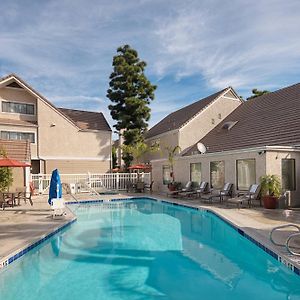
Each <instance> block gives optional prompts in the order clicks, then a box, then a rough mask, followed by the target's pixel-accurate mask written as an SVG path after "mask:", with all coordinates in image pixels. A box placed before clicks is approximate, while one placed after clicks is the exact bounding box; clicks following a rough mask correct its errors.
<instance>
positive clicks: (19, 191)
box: [15, 187, 33, 206]
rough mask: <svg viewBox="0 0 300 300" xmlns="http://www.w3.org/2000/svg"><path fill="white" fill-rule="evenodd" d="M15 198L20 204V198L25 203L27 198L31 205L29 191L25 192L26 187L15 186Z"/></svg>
mask: <svg viewBox="0 0 300 300" xmlns="http://www.w3.org/2000/svg"><path fill="white" fill-rule="evenodd" d="M15 200H18V205H20V201H21V200H24V202H25V203H26V201H27V200H28V201H29V203H30V204H31V206H32V205H33V202H32V199H31V192H27V191H26V187H22V188H16V196H15Z"/></svg>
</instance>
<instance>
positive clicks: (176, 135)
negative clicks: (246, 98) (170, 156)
mask: <svg viewBox="0 0 300 300" xmlns="http://www.w3.org/2000/svg"><path fill="white" fill-rule="evenodd" d="M242 103H243V100H241V99H240V97H239V96H238V95H237V94H236V92H235V91H234V90H233V88H232V87H228V88H225V89H223V90H221V91H219V92H217V93H214V94H212V95H210V96H208V97H206V98H204V99H201V100H198V101H197V102H194V103H192V104H190V105H188V106H185V107H183V108H181V109H179V110H177V111H175V112H172V113H171V114H169V115H168V116H166V117H165V118H164V119H162V120H161V121H160V122H158V123H157V124H156V125H154V126H153V127H152V128H151V129H150V130H149V131H148V132H147V134H146V143H147V144H149V145H152V144H157V145H159V147H160V151H159V152H156V153H151V154H149V155H147V157H146V158H145V160H146V161H147V162H149V161H151V160H153V159H159V158H165V157H167V150H166V147H169V148H174V147H175V146H177V145H178V146H179V147H180V149H181V151H183V152H184V151H185V150H186V149H187V148H188V147H190V146H192V145H193V144H194V143H196V142H197V141H198V140H200V139H201V138H203V137H204V136H205V135H206V134H207V133H208V132H210V131H211V130H212V129H213V128H214V127H215V126H217V125H218V124H219V123H220V122H222V120H223V119H224V118H226V117H227V116H228V115H229V114H230V113H231V112H232V111H233V110H235V109H236V108H237V107H238V106H239V105H241V104H242Z"/></svg>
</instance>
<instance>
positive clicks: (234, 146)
mask: <svg viewBox="0 0 300 300" xmlns="http://www.w3.org/2000/svg"><path fill="white" fill-rule="evenodd" d="M299 113H300V83H298V84H295V85H292V86H289V87H286V88H283V89H280V90H278V91H275V92H272V93H268V94H265V95H262V96H260V97H257V98H253V99H250V100H248V101H245V102H244V103H243V104H242V105H240V106H238V107H237V108H236V109H235V110H234V111H233V112H232V113H231V114H230V115H228V116H227V117H226V118H225V119H224V120H223V122H221V123H220V124H218V125H217V126H216V127H215V128H214V129H212V130H211V131H210V132H209V133H208V134H207V135H206V136H205V137H204V138H202V139H201V140H200V142H201V143H203V144H204V145H205V146H206V148H207V153H213V152H220V151H230V150H238V149H247V148H255V147H263V146H293V145H300V118H299ZM227 122H236V123H235V124H234V126H232V127H231V128H230V129H228V128H226V126H223V125H224V124H225V123H227ZM222 127H223V128H222ZM224 127H225V128H224ZM195 153H197V144H195V145H193V146H192V147H191V148H190V149H188V150H187V151H186V153H185V154H184V155H185V156H186V155H192V154H195ZM198 153H199V152H198Z"/></svg>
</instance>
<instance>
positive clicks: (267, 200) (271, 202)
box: [263, 196, 278, 209]
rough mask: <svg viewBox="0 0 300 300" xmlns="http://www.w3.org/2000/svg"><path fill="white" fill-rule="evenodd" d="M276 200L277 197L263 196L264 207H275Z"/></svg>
mask: <svg viewBox="0 0 300 300" xmlns="http://www.w3.org/2000/svg"><path fill="white" fill-rule="evenodd" d="M277 200H278V198H277V197H274V196H264V197H263V202H264V208H268V209H275V208H276V207H277Z"/></svg>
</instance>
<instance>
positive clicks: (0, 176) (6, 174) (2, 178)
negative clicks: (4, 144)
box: [0, 148, 13, 192]
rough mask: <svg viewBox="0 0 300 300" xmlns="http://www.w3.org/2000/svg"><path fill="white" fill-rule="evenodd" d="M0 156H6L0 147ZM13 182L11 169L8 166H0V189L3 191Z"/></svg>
mask: <svg viewBox="0 0 300 300" xmlns="http://www.w3.org/2000/svg"><path fill="white" fill-rule="evenodd" d="M0 156H1V157H3V158H6V157H7V153H6V151H5V150H4V149H3V148H1V149H0ZM12 183H13V174H12V169H11V168H8V167H0V191H1V192H4V191H7V190H8V189H9V187H10V186H11V185H12Z"/></svg>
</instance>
